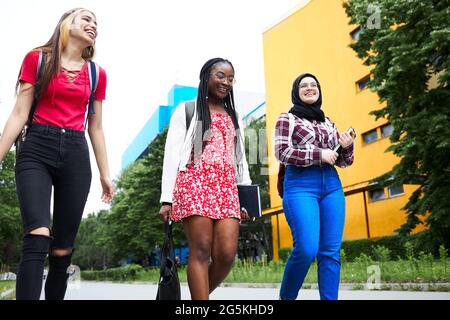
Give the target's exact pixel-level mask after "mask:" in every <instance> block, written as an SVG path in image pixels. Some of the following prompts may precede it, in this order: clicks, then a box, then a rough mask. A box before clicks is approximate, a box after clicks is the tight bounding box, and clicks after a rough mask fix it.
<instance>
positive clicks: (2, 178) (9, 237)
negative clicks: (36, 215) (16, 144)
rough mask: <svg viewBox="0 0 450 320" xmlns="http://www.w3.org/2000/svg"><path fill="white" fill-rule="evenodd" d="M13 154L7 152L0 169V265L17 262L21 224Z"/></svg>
mask: <svg viewBox="0 0 450 320" xmlns="http://www.w3.org/2000/svg"><path fill="white" fill-rule="evenodd" d="M14 167H15V153H14V152H9V153H8V154H7V155H6V157H5V159H4V161H3V163H2V165H1V168H0V264H5V265H6V266H7V267H11V266H12V267H13V266H15V265H16V264H17V263H18V262H19V252H20V247H21V244H22V237H21V235H22V223H21V220H20V209H19V202H18V199H17V192H16V181H15V173H14Z"/></svg>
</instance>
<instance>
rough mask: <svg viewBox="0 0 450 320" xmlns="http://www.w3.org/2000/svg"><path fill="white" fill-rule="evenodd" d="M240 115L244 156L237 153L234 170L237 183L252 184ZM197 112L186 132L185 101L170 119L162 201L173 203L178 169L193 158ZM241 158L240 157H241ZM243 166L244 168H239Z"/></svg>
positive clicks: (162, 184) (240, 140)
mask: <svg viewBox="0 0 450 320" xmlns="http://www.w3.org/2000/svg"><path fill="white" fill-rule="evenodd" d="M237 116H238V122H239V128H240V130H239V132H240V137H241V138H240V139H238V141H239V142H240V143H241V150H242V151H243V154H242V156H239V155H236V157H237V158H238V159H237V161H234V169H235V170H234V171H235V177H236V184H251V183H252V181H251V180H250V174H249V172H248V164H247V160H246V158H245V143H244V134H242V132H243V128H244V126H243V123H242V120H241V119H240V117H239V114H237ZM196 119H197V113H196V110H195V109H194V115H193V117H192V121H191V123H190V125H189V128H188V130H187V132H186V107H185V103H181V104H180V105H178V107H177V108H176V109H175V112H174V113H173V115H172V118H171V119H170V125H169V131H168V132H167V140H166V146H165V149H164V165H163V174H162V181H161V199H160V202H170V203H172V202H173V201H172V194H173V190H174V188H175V181H176V178H177V173H178V171H179V170H180V171H185V170H186V165H187V164H188V163H189V161H190V159H191V152H192V136H193V135H192V133H193V131H194V129H195V127H196V121H195V120H196ZM239 158H240V159H239ZM238 168H242V170H238Z"/></svg>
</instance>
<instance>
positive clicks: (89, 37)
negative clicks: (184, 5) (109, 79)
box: [0, 8, 114, 300]
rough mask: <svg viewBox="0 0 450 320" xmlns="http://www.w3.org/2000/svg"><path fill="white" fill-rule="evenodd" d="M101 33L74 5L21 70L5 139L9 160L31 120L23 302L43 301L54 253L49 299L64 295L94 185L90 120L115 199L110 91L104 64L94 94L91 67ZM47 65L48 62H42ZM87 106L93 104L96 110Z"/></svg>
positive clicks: (22, 189) (20, 182)
mask: <svg viewBox="0 0 450 320" xmlns="http://www.w3.org/2000/svg"><path fill="white" fill-rule="evenodd" d="M96 37H97V22H96V17H95V15H94V13H92V12H91V11H89V10H86V9H82V8H77V9H73V10H70V11H68V12H66V13H64V14H63V15H62V17H61V19H60V20H59V22H58V24H57V26H56V29H55V31H54V33H53V35H52V37H51V38H50V40H49V41H48V42H47V43H46V44H45V45H43V46H41V47H38V48H36V49H33V50H31V51H30V52H29V53H28V54H27V55H26V56H25V59H24V61H23V64H22V67H21V70H20V74H19V78H18V83H17V87H18V95H17V100H16V104H15V107H14V109H13V111H12V113H11V115H10V117H9V119H8V121H7V123H6V126H5V128H4V130H3V135H2V136H1V139H0V160H3V159H4V157H5V155H6V153H7V152H8V151H9V149H10V148H11V146H12V144H13V142H14V141H15V139H16V138H17V136H18V135H19V133H20V132H21V130H22V128H23V127H24V125H25V124H26V123H28V124H29V129H28V132H27V135H26V139H25V141H24V142H23V144H22V146H21V148H20V150H17V152H19V153H18V157H17V162H16V184H17V193H18V198H19V202H20V210H21V214H22V223H23V229H24V238H23V247H22V258H21V262H20V265H19V271H18V277H17V284H16V297H17V299H18V300H23V299H26V300H37V299H39V297H40V295H41V290H42V279H43V277H42V275H43V269H44V262H45V258H46V256H47V254H48V255H49V272H48V276H47V279H46V284H45V298H46V299H47V300H62V299H64V295H65V292H66V288H67V278H68V273H67V268H68V267H69V266H70V264H71V257H72V252H73V247H74V241H75V237H76V234H77V232H78V227H79V224H80V221H81V217H82V215H83V210H84V206H85V203H86V200H87V196H88V193H89V189H90V185H91V177H92V174H91V166H90V160H89V148H88V144H87V141H86V138H85V130H86V125H87V123H88V124H89V126H88V134H89V137H90V140H91V142H92V146H93V149H94V153H95V157H96V160H97V165H98V169H99V171H100V180H101V185H102V188H103V193H102V200H103V201H105V202H110V201H111V200H112V198H113V197H114V188H113V184H112V182H111V179H110V175H109V167H108V161H107V156H106V146H105V139H104V133H103V129H102V100H104V99H105V91H106V73H105V71H104V70H103V69H102V68H98V72H97V74H98V83H97V87H96V90H95V92H94V93H92V95H93V96H92V98H91V88H92V85H91V84H90V77H89V76H90V72H89V71H88V70H90V68H89V66H88V65H90V62H89V61H91V60H92V57H93V56H94V52H95V40H96ZM40 65H42V68H38V66H40ZM91 66H92V65H91ZM39 70H41V72H40V73H39V75H38V72H39ZM33 101H36V102H37V103H36V104H35V109H34V114H32V113H30V111H31V106H32V104H33ZM90 102H91V103H90ZM88 105H90V108H92V109H91V110H90V112H89V114H88V112H87V109H88ZM30 114H32V117H31V118H30V120H29V117H30ZM52 187H53V189H54V207H53V217H52V218H51V215H50V199H51V192H52Z"/></svg>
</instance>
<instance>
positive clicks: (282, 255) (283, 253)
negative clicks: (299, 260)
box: [278, 248, 292, 262]
mask: <svg viewBox="0 0 450 320" xmlns="http://www.w3.org/2000/svg"><path fill="white" fill-rule="evenodd" d="M291 250H292V248H280V250H278V258H279V259H280V261H283V262H286V261H287V259H288V258H289V255H290V253H291Z"/></svg>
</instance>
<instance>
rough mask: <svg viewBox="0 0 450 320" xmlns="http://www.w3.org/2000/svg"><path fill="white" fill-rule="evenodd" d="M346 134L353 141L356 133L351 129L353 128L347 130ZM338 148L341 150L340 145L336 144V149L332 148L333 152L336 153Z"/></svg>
mask: <svg viewBox="0 0 450 320" xmlns="http://www.w3.org/2000/svg"><path fill="white" fill-rule="evenodd" d="M347 133H348V134H350V135H351V136H352V138H353V139H354V138H355V137H356V132H355V129H353V127H350V128H348V130H347ZM340 148H341V145H340V144H338V145H337V146H336V147H334V149H333V151H334V152H338V150H339V149H340Z"/></svg>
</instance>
